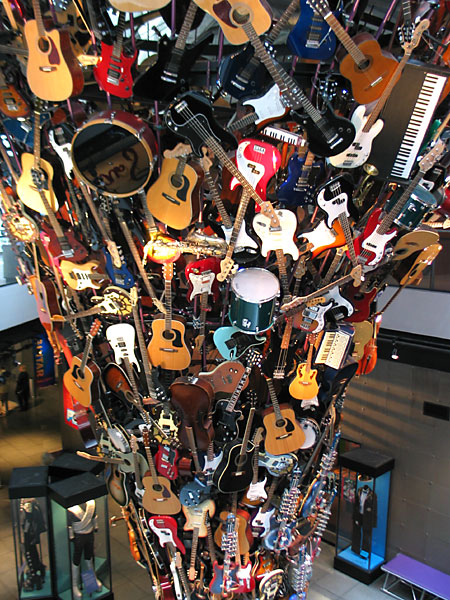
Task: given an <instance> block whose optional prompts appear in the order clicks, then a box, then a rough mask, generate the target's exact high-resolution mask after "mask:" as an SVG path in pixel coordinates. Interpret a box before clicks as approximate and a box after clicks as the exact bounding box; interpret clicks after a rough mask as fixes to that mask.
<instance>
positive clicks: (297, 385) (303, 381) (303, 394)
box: [289, 335, 319, 400]
mask: <svg viewBox="0 0 450 600" xmlns="http://www.w3.org/2000/svg"><path fill="white" fill-rule="evenodd" d="M307 339H308V341H309V348H308V356H307V359H306V362H304V363H300V364H299V366H298V368H297V372H296V374H295V377H294V379H293V380H292V381H291V383H290V385H289V393H290V395H291V396H292V397H293V398H296V399H297V400H311V399H312V398H314V397H315V396H317V392H318V391H319V385H318V383H317V369H311V364H312V354H313V350H314V341H315V336H314V335H312V336H308V338H307Z"/></svg>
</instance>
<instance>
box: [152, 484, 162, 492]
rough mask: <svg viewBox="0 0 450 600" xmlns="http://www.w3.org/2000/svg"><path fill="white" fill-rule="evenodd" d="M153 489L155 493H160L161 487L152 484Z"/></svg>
mask: <svg viewBox="0 0 450 600" xmlns="http://www.w3.org/2000/svg"><path fill="white" fill-rule="evenodd" d="M153 489H154V491H155V492H162V489H163V486H162V485H161V484H159V483H155V484H153Z"/></svg>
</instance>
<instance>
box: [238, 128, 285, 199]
mask: <svg viewBox="0 0 450 600" xmlns="http://www.w3.org/2000/svg"><path fill="white" fill-rule="evenodd" d="M280 165H281V154H280V153H279V151H278V149H277V148H275V146H272V145H271V144H268V143H267V142H263V141H261V140H253V139H243V140H241V141H240V142H239V146H238V149H237V151H236V166H237V167H238V169H239V170H240V171H241V173H242V174H243V175H244V177H246V179H247V180H248V181H249V183H250V184H251V186H252V187H253V189H254V190H256V192H257V194H258V195H259V196H260V197H261V198H262V200H265V199H266V190H267V184H268V183H269V181H270V180H271V178H272V177H273V176H274V175H275V173H277V171H278V169H279V168H280ZM238 185H241V184H240V183H239V181H238V180H237V179H236V178H235V177H233V178H232V180H231V182H230V188H231V189H232V190H233V189H234V188H235V187H237V186H238Z"/></svg>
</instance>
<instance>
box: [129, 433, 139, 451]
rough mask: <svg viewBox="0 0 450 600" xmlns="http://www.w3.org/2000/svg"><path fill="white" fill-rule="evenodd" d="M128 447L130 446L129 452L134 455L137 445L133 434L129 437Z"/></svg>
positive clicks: (137, 448)
mask: <svg viewBox="0 0 450 600" xmlns="http://www.w3.org/2000/svg"><path fill="white" fill-rule="evenodd" d="M130 446H131V451H132V452H133V454H136V453H137V452H138V450H139V444H138V441H137V437H136V436H135V435H133V434H132V435H131V436H130Z"/></svg>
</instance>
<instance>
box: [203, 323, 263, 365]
mask: <svg viewBox="0 0 450 600" xmlns="http://www.w3.org/2000/svg"><path fill="white" fill-rule="evenodd" d="M266 339H267V338H266V336H264V335H262V336H258V335H247V334H246V333H243V332H242V331H241V330H240V329H238V328H237V327H233V326H231V327H219V329H216V331H215V332H214V335H213V340H214V344H215V346H216V348H217V350H218V351H219V352H220V354H221V356H223V358H224V359H225V360H236V359H238V358H240V357H241V356H242V355H243V354H244V353H245V352H247V350H248V349H249V348H252V347H254V346H261V345H262V344H264V343H265V341H266Z"/></svg>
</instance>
